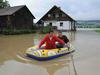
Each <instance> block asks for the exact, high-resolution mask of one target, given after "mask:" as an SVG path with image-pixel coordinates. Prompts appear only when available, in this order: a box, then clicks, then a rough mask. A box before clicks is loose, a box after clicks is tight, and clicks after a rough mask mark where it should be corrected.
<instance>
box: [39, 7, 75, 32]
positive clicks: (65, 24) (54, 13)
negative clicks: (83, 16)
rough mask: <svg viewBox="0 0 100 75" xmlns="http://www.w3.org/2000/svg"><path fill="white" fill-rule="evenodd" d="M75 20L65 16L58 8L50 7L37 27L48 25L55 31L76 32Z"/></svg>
mask: <svg viewBox="0 0 100 75" xmlns="http://www.w3.org/2000/svg"><path fill="white" fill-rule="evenodd" d="M75 22H76V21H75V20H74V19H72V18H71V17H70V16H69V15H67V14H66V13H65V12H64V11H62V10H61V8H60V7H57V6H54V7H52V8H51V9H50V10H49V11H48V12H47V13H46V14H45V15H44V16H43V17H42V18H41V19H40V20H39V21H38V22H37V24H38V26H47V25H50V26H52V27H54V28H56V29H57V30H61V31H67V30H73V31H75V30H76V27H75Z"/></svg>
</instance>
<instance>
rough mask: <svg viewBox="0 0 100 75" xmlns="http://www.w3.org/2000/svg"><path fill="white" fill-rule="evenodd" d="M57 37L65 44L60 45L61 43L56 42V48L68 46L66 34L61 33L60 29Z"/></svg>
mask: <svg viewBox="0 0 100 75" xmlns="http://www.w3.org/2000/svg"><path fill="white" fill-rule="evenodd" d="M58 38H60V39H62V40H63V41H64V42H65V45H62V44H61V43H57V48H62V47H64V46H67V47H68V43H69V39H68V38H67V36H66V35H63V34H62V32H61V31H58Z"/></svg>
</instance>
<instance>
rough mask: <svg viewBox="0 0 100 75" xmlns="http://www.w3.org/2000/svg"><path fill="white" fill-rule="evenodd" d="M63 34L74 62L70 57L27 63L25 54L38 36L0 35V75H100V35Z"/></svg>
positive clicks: (85, 33) (87, 33) (92, 33)
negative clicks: (70, 48) (68, 42)
mask: <svg viewBox="0 0 100 75" xmlns="http://www.w3.org/2000/svg"><path fill="white" fill-rule="evenodd" d="M64 34H66V35H67V36H68V38H69V39H70V41H71V43H72V44H73V45H74V46H75V48H76V52H75V53H74V61H73V58H72V55H67V56H63V57H60V58H57V59H54V60H50V61H42V62H40V61H36V60H34V59H29V58H27V57H25V50H26V49H27V48H29V47H31V46H33V45H34V44H38V43H39V41H40V40H39V39H40V38H39V36H37V35H35V34H26V35H9V36H5V35H0V75H76V74H75V72H76V71H77V74H78V75H100V72H99V70H100V65H99V63H100V59H99V57H100V46H99V45H100V34H99V33H96V32H94V31H77V32H68V33H64ZM33 36H34V39H35V40H34V43H33ZM73 62H74V63H75V64H73ZM75 68H76V71H75Z"/></svg>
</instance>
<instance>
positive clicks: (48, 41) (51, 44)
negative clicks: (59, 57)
mask: <svg viewBox="0 0 100 75" xmlns="http://www.w3.org/2000/svg"><path fill="white" fill-rule="evenodd" d="M56 42H59V43H60V44H61V45H64V44H65V43H64V41H63V40H61V39H59V38H58V37H57V36H56V35H55V34H54V32H53V30H50V31H49V33H48V34H47V35H46V36H45V37H44V38H43V40H42V41H41V42H40V44H39V48H41V46H42V45H43V44H44V43H45V47H44V48H45V49H55V48H56Z"/></svg>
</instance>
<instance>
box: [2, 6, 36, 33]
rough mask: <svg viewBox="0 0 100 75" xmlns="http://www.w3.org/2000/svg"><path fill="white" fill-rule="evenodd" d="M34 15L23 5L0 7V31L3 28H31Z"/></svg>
mask: <svg viewBox="0 0 100 75" xmlns="http://www.w3.org/2000/svg"><path fill="white" fill-rule="evenodd" d="M33 19H35V17H34V16H33V15H32V13H31V12H30V11H29V9H28V8H27V7H26V6H25V5H22V6H14V7H8V8H4V9H0V32H2V30H3V29H5V28H11V29H32V28H33Z"/></svg>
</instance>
